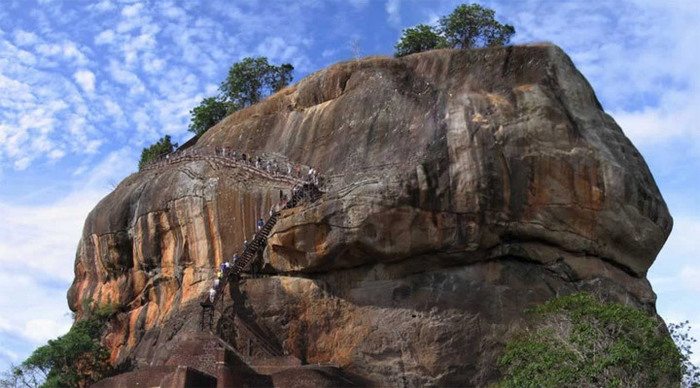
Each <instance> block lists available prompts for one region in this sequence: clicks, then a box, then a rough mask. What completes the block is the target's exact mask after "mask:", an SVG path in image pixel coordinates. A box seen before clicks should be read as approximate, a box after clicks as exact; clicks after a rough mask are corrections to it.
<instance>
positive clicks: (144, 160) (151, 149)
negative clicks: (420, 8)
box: [139, 135, 177, 170]
mask: <svg viewBox="0 0 700 388" xmlns="http://www.w3.org/2000/svg"><path fill="white" fill-rule="evenodd" d="M176 148H177V143H174V144H173V143H172V142H171V140H170V135H165V136H163V137H161V138H160V139H159V140H158V141H157V142H156V143H155V144H151V145H150V146H148V147H146V148H144V149H143V150H142V151H141V159H140V160H139V170H141V169H142V168H143V167H144V166H145V165H146V164H148V162H150V161H152V160H154V159H157V158H159V157H160V156H163V155H167V154H169V153H171V152H173V151H174V150H175V149H176Z"/></svg>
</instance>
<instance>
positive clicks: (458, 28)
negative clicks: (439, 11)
mask: <svg viewBox="0 0 700 388" xmlns="http://www.w3.org/2000/svg"><path fill="white" fill-rule="evenodd" d="M495 14H496V13H495V12H494V11H493V10H492V9H489V8H485V7H482V6H481V5H479V4H469V5H467V4H462V5H460V6H458V7H457V8H455V9H454V11H452V13H451V14H449V15H447V16H443V17H441V18H440V20H439V21H438V26H437V27H433V26H429V25H426V24H419V25H417V26H415V27H413V28H407V29H405V30H404V31H403V34H402V35H401V38H400V39H399V42H398V43H397V44H396V46H395V47H396V52H395V55H396V56H397V57H401V56H404V55H408V54H414V53H418V52H421V51H427V50H432V49H436V48H443V47H452V48H461V49H470V48H477V47H491V46H502V45H505V44H507V43H508V42H509V41H510V38H511V37H512V36H513V34H515V28H514V27H513V26H511V25H510V24H502V23H500V22H499V21H497V20H496V19H495Z"/></svg>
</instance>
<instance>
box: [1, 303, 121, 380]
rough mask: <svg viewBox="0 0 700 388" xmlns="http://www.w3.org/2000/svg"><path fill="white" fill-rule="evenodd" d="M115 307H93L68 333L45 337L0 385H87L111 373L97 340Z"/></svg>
mask: <svg viewBox="0 0 700 388" xmlns="http://www.w3.org/2000/svg"><path fill="white" fill-rule="evenodd" d="M116 311H117V309H116V306H114V305H112V304H108V305H99V306H94V307H93V308H92V309H91V310H89V313H88V314H86V316H85V317H84V318H83V319H81V320H79V321H77V322H76V323H75V324H74V325H73V327H71V329H70V331H68V333H66V334H64V335H62V336H60V337H58V338H56V339H54V340H49V342H48V343H47V344H46V345H43V346H40V347H39V348H37V349H36V350H34V352H33V353H32V354H31V355H30V356H29V358H27V359H26V360H24V362H22V364H21V365H19V366H16V367H13V368H12V369H11V370H10V372H8V373H6V374H5V376H3V378H2V379H1V380H0V387H17V386H26V387H37V386H41V387H44V388H53V387H57V388H58V387H87V386H89V385H90V384H91V383H94V382H96V381H98V380H100V379H102V378H104V377H107V376H109V375H110V374H111V372H112V367H111V365H110V364H109V350H108V349H107V348H106V347H105V346H103V345H102V344H101V343H100V339H101V337H102V333H103V331H104V329H105V327H106V323H107V322H108V321H109V320H110V319H111V318H112V317H113V316H114V314H115V313H116Z"/></svg>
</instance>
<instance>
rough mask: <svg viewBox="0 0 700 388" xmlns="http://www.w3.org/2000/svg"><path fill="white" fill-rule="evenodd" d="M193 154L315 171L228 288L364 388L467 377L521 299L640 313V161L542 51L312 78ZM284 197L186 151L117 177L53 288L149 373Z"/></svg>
mask: <svg viewBox="0 0 700 388" xmlns="http://www.w3.org/2000/svg"><path fill="white" fill-rule="evenodd" d="M192 147H193V148H195V149H196V148H202V147H230V148H234V149H238V150H244V151H245V152H248V153H253V154H261V153H271V154H277V155H281V156H284V157H286V158H288V159H289V160H292V161H297V162H300V163H303V164H305V165H309V166H315V167H317V168H318V169H319V170H320V171H321V173H322V174H324V176H325V177H326V178H327V184H326V185H325V187H324V190H325V191H326V194H325V195H324V196H323V198H322V199H321V200H320V201H318V202H316V203H314V204H311V205H308V206H303V207H299V208H296V209H292V210H289V211H285V212H284V213H283V215H282V217H281V219H280V221H279V222H278V223H277V225H276V226H275V228H274V229H273V231H272V234H271V236H270V238H269V240H268V245H267V248H266V250H265V253H264V256H265V257H264V259H265V260H266V261H267V262H268V265H267V267H266V268H267V270H268V272H270V274H271V276H266V277H263V278H258V279H248V280H246V281H243V282H242V283H241V284H240V292H241V295H243V297H244V300H245V306H240V307H241V308H245V309H247V311H248V314H249V317H251V319H253V320H255V321H256V322H257V324H258V325H260V327H264V328H266V330H267V332H268V333H269V334H270V335H271V336H274V337H275V338H274V341H276V342H278V343H280V344H282V347H283V348H284V350H285V351H287V352H288V353H290V354H291V355H293V356H295V357H297V358H299V359H300V360H302V361H303V362H308V363H332V364H335V365H338V366H340V367H341V368H343V370H344V371H347V372H349V373H352V374H354V375H357V376H360V377H362V378H364V379H366V380H367V381H371V382H375V383H378V384H382V385H384V384H398V385H425V384H438V385H449V384H458V385H465V384H466V385H470V384H473V385H483V384H485V383H487V382H490V381H494V379H497V378H498V372H497V370H496V367H495V362H494V360H495V358H496V357H497V356H498V352H499V351H500V349H501V346H502V340H503V336H504V334H506V333H508V332H510V331H512V330H514V329H516V328H517V327H518V326H519V325H520V321H521V319H522V311H523V309H525V308H527V307H529V306H532V305H534V304H538V303H541V302H543V301H545V300H548V299H550V298H552V297H554V296H557V295H561V294H565V293H570V292H573V291H576V290H588V291H591V292H595V293H598V294H600V295H602V296H604V297H607V298H609V299H612V300H617V301H623V302H625V303H630V304H634V305H637V306H640V307H642V308H646V309H648V310H649V311H652V312H653V311H654V302H655V295H654V293H653V291H652V289H651V286H650V285H649V283H648V281H647V280H646V278H645V274H646V272H647V270H648V268H649V266H650V265H651V264H652V262H653V261H654V259H655V257H656V255H657V253H658V251H659V250H660V249H661V247H662V245H663V243H664V242H665V240H666V238H667V237H668V234H669V233H670V230H671V226H672V220H671V217H670V215H669V213H668V210H667V208H666V205H665V203H664V201H663V198H662V197H661V195H660V193H659V191H658V188H657V187H656V184H655V183H654V180H653V178H652V176H651V174H650V172H649V170H648V168H647V166H646V164H645V162H644V160H643V159H642V157H641V155H640V154H639V152H638V151H637V150H636V149H635V148H634V146H633V145H632V144H631V143H630V141H629V140H628V139H627V138H626V137H625V135H624V134H623V133H622V131H621V130H620V128H619V127H618V126H617V124H615V122H614V120H613V119H612V118H611V117H610V116H608V115H607V114H605V112H603V110H602V108H601V106H600V104H599V102H598V101H597V99H596V97H595V95H594V93H593V90H592V89H591V87H590V85H589V84H588V83H587V81H586V80H585V78H584V77H583V76H582V75H581V74H580V73H579V72H578V71H577V70H576V69H575V68H574V66H573V64H572V62H571V61H570V59H569V58H568V57H567V56H566V55H565V54H564V53H563V52H562V51H561V50H560V49H559V48H557V47H554V46H549V45H541V46H517V47H507V48H494V49H484V50H473V51H453V50H440V51H432V52H427V53H421V54H417V55H412V56H408V57H404V58H400V59H394V58H368V59H365V60H360V61H351V62H345V63H340V64H337V65H334V66H331V67H329V68H327V69H325V70H322V71H320V72H318V73H316V74H313V75H311V76H309V77H307V78H305V79H304V80H302V81H301V82H299V83H298V84H297V85H294V86H291V87H289V88H287V89H284V90H283V91H281V92H279V93H277V94H276V95H274V96H272V97H270V98H269V99H268V100H266V101H264V102H262V103H260V104H257V105H255V106H253V107H251V108H248V109H245V110H243V111H240V112H237V113H234V114H233V115H231V116H229V117H227V118H226V119H225V120H224V121H223V122H221V123H220V124H218V125H217V126H216V127H214V128H212V129H210V130H209V131H208V132H206V133H205V135H203V136H202V137H201V138H200V139H198V141H197V142H196V144H194V145H193V146H192ZM289 188H290V187H289V186H288V185H284V184H282V183H280V182H271V181H269V180H266V179H263V178H260V177H256V176H254V175H253V174H250V173H248V172H245V171H241V170H237V169H231V168H222V167H221V166H217V165H216V163H206V162H203V161H199V162H189V163H180V164H176V165H172V166H170V167H168V168H165V169H161V170H157V171H149V172H145V173H139V174H134V175H132V176H130V177H128V178H127V179H126V180H125V181H124V182H122V183H121V184H120V185H119V186H118V187H117V188H116V189H115V191H114V192H113V193H111V194H110V195H109V196H107V197H106V198H105V199H104V200H102V201H101V202H100V203H99V204H98V205H97V207H96V208H95V209H94V210H93V211H92V213H91V214H90V216H89V217H88V219H87V221H86V223H85V229H84V233H83V238H82V240H81V242H80V245H79V248H78V254H77V258H76V270H75V272H76V278H75V281H74V284H73V286H72V287H71V289H70V291H69V293H68V300H69V304H70V306H71V308H72V309H73V310H76V311H78V312H79V313H80V312H81V311H82V303H83V301H86V300H91V299H92V300H96V301H100V302H106V301H112V302H118V303H119V304H120V305H121V306H123V313H121V314H120V315H119V316H118V318H117V319H116V321H115V322H114V323H113V326H112V327H111V328H110V333H109V335H108V336H107V338H106V341H107V344H108V345H109V347H110V349H111V350H112V356H113V360H114V361H115V362H123V361H125V360H133V361H134V362H135V363H136V364H137V365H139V364H155V365H165V364H167V360H168V359H169V358H170V357H172V356H173V355H172V354H169V351H168V349H172V347H173V346H175V345H173V344H176V343H178V341H180V338H184V337H185V336H186V333H189V332H194V331H197V330H198V328H199V306H198V303H197V298H199V297H201V295H202V293H203V292H204V291H205V290H206V289H207V288H208V287H209V286H210V281H211V279H213V276H214V268H215V266H216V265H218V263H221V261H222V260H224V259H225V258H228V257H230V256H231V255H232V254H233V253H234V252H236V251H238V250H240V246H241V243H242V241H243V239H244V236H249V235H250V234H252V233H253V229H252V226H253V225H254V220H255V219H256V218H257V217H259V216H260V215H262V214H266V209H269V207H270V205H271V204H272V203H273V202H274V201H276V200H277V198H278V195H279V190H288V189H289Z"/></svg>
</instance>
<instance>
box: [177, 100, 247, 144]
mask: <svg viewBox="0 0 700 388" xmlns="http://www.w3.org/2000/svg"><path fill="white" fill-rule="evenodd" d="M236 110H238V109H237V108H236V106H235V105H234V104H232V103H230V102H227V101H222V100H221V99H219V98H216V97H207V98H205V99H203V100H202V102H201V103H200V104H199V105H198V106H196V107H194V108H192V110H191V111H190V116H191V120H190V126H189V128H188V129H189V131H190V132H194V133H195V134H197V135H201V134H203V133H204V132H205V131H206V130H207V129H209V128H211V127H213V126H214V125H215V124H216V123H218V122H219V121H221V120H222V119H223V118H224V117H226V115H228V114H229V113H231V112H233V111H236Z"/></svg>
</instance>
